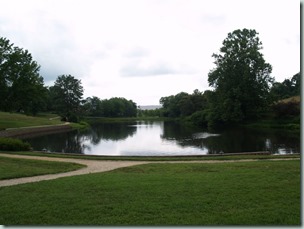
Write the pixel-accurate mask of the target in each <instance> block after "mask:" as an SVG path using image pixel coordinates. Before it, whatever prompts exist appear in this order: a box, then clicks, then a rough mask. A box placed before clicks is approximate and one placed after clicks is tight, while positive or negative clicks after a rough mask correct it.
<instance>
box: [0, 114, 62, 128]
mask: <svg viewBox="0 0 304 229" xmlns="http://www.w3.org/2000/svg"><path fill="white" fill-rule="evenodd" d="M56 117H57V115H55V114H54V115H53V114H41V115H40V116H37V117H33V116H28V115H24V114H17V113H8V112H0V130H4V129H7V128H20V127H30V126H44V125H58V124H63V122H61V121H60V119H59V118H56Z"/></svg>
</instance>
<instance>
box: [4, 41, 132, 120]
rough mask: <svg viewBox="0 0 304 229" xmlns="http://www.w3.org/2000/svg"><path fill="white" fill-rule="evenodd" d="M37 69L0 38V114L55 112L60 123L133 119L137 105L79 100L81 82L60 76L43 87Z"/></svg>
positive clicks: (113, 100) (121, 100)
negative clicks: (92, 118)
mask: <svg viewBox="0 0 304 229" xmlns="http://www.w3.org/2000/svg"><path fill="white" fill-rule="evenodd" d="M39 70H40V66H39V65H38V63H37V62H36V61H34V60H33V58H32V55H31V54H30V53H29V52H28V50H23V49H22V48H19V47H16V46H14V44H11V43H10V41H9V40H8V39H6V38H3V37H0V111H6V112H21V113H25V114H30V115H36V114H37V113H38V112H41V111H47V112H56V113H57V114H58V115H60V116H61V117H62V120H65V121H72V122H77V121H78V120H79V117H80V116H84V115H88V116H103V117H134V116H136V114H137V105H136V103H134V102H133V101H132V100H126V99H125V98H117V97H115V98H111V99H105V100H100V99H99V98H98V97H95V96H93V97H92V98H91V97H89V98H86V99H83V92H84V89H83V86H82V83H81V80H78V79H76V78H75V77H74V76H72V75H60V76H58V77H57V79H56V81H55V83H54V85H53V86H50V87H47V86H45V85H44V80H43V77H42V76H41V75H40V73H39Z"/></svg>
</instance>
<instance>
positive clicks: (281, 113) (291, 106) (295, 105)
mask: <svg viewBox="0 0 304 229" xmlns="http://www.w3.org/2000/svg"><path fill="white" fill-rule="evenodd" d="M272 109H273V111H274V113H275V115H276V116H277V117H286V116H298V115H300V103H299V102H295V101H290V102H286V103H276V104H275V105H273V106H272Z"/></svg>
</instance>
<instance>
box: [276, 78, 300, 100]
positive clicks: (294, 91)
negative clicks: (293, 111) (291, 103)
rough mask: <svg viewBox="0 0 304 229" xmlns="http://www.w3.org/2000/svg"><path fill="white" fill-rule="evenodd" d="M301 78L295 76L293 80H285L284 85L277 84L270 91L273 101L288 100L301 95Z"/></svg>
mask: <svg viewBox="0 0 304 229" xmlns="http://www.w3.org/2000/svg"><path fill="white" fill-rule="evenodd" d="M300 88H301V76H300V73H297V74H295V75H294V76H293V77H292V78H291V79H285V80H284V81H283V82H282V83H278V82H275V83H274V84H273V86H272V88H271V90H270V95H271V97H272V99H273V101H278V100H280V99H286V98H289V97H292V96H299V95H300V94H301V90H300Z"/></svg>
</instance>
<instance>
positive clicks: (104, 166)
mask: <svg viewBox="0 0 304 229" xmlns="http://www.w3.org/2000/svg"><path fill="white" fill-rule="evenodd" d="M0 156H3V157H10V158H21V159H35V160H45V161H59V162H72V163H78V164H83V165H86V166H87V167H85V168H82V169H79V170H76V171H71V172H66V173H58V174H49V175H40V176H33V177H24V178H16V179H9V180H0V187H3V186H12V185H17V184H24V183H31V182H38V181H42V180H53V179H57V178H60V177H68V176H76V175H82V174H89V173H99V172H106V171H110V170H114V169H117V168H122V167H128V166H133V165H141V164H150V163H232V162H249V161H257V160H256V159H244V160H225V161H223V160H204V161H102V160H84V159H73V158H54V157H40V156H27V155H12V154H2V153H1V154H0ZM299 159H300V158H288V159H286V158H285V159H283V158H282V159H280V158H278V159H269V160H299Z"/></svg>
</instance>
